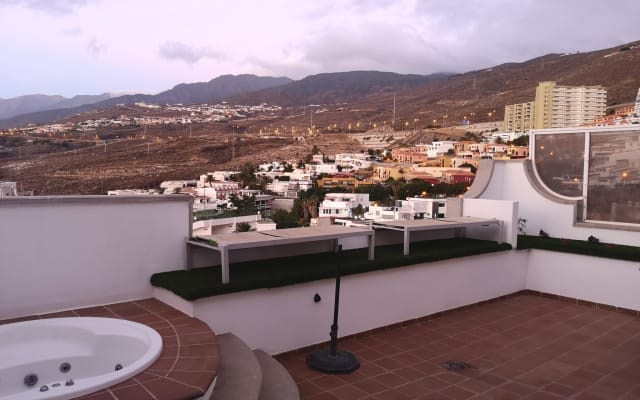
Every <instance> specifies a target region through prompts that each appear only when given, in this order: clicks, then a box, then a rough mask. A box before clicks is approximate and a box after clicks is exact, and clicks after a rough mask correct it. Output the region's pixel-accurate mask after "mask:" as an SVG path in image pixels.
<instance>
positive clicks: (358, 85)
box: [228, 71, 448, 106]
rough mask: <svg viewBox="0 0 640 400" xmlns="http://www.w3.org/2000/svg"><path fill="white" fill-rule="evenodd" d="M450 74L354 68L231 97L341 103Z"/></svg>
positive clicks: (249, 101) (296, 103)
mask: <svg viewBox="0 0 640 400" xmlns="http://www.w3.org/2000/svg"><path fill="white" fill-rule="evenodd" d="M447 76H448V74H433V75H429V76H423V75H401V74H396V73H393V72H379V71H350V72H334V73H326V74H317V75H311V76H308V77H306V78H304V79H301V80H299V81H295V82H291V83H288V84H286V85H283V86H278V87H275V88H271V89H265V90H261V91H257V92H253V93H245V94H243V95H239V96H234V97H232V98H230V99H228V101H229V102H231V103H235V104H249V105H253V104H260V103H269V104H277V105H280V106H303V105H308V104H339V103H351V102H355V101H362V100H364V99H366V98H368V97H371V96H376V95H379V94H381V93H394V92H399V91H403V90H407V89H410V88H413V87H416V86H419V85H422V84H424V83H426V82H430V81H436V80H440V79H445V78H446V77H447Z"/></svg>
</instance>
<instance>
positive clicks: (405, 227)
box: [372, 217, 502, 255]
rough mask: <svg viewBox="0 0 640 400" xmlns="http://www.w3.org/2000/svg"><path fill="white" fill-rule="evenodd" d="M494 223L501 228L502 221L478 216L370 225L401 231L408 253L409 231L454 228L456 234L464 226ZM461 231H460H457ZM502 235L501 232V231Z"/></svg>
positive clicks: (396, 221)
mask: <svg viewBox="0 0 640 400" xmlns="http://www.w3.org/2000/svg"><path fill="white" fill-rule="evenodd" d="M490 225H495V226H498V227H499V228H500V229H502V222H501V221H499V220H497V219H495V218H478V217H448V218H439V219H413V220H393V221H379V222H374V223H373V225H372V227H373V228H375V229H387V230H392V231H400V232H403V235H404V238H403V240H404V247H403V251H402V252H403V254H404V255H408V254H409V246H410V243H411V238H410V236H411V232H419V231H435V230H442V229H456V236H458V235H461V233H462V232H464V230H465V228H470V227H472V226H490ZM459 231H462V232H459ZM501 236H502V233H501Z"/></svg>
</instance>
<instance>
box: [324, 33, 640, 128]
mask: <svg viewBox="0 0 640 400" xmlns="http://www.w3.org/2000/svg"><path fill="white" fill-rule="evenodd" d="M542 81H556V82H557V83H558V84H559V85H569V86H583V85H585V86H589V85H602V86H604V87H606V88H607V105H608V106H614V105H618V104H624V103H629V102H633V101H634V99H635V96H636V93H637V91H638V88H639V87H640V41H639V42H632V43H627V44H622V45H619V46H616V47H612V48H608V49H604V50H597V51H592V52H585V53H570V54H566V53H565V54H546V55H544V56H541V57H537V58H534V59H531V60H528V61H524V62H521V63H506V64H501V65H498V66H494V67H491V68H486V69H483V70H478V71H469V72H466V73H464V74H457V75H451V76H449V77H448V78H447V79H438V80H432V81H429V82H427V83H425V84H424V85H421V86H417V87H415V88H411V89H408V90H405V91H403V92H398V93H396V119H403V120H411V121H413V120H414V119H416V118H418V119H419V120H420V121H422V122H421V123H420V125H422V126H426V125H428V124H429V123H431V122H433V120H434V119H435V120H436V125H443V124H444V125H447V126H450V125H457V124H459V122H460V121H461V120H462V119H463V118H464V117H465V116H466V117H467V118H468V119H470V120H471V122H489V121H499V120H501V119H502V118H503V116H504V106H505V105H508V104H514V103H521V102H526V101H533V100H534V98H535V89H536V87H537V85H538V82H542ZM392 104H393V95H392V94H390V93H387V94H381V95H378V96H372V97H369V98H367V99H364V100H362V101H359V102H357V103H354V104H352V105H351V108H352V109H367V110H375V111H374V112H371V113H369V114H365V113H361V114H359V118H361V119H363V120H367V119H370V120H374V121H375V120H376V119H377V120H381V119H387V120H388V119H390V118H391V115H392ZM321 122H322V121H320V120H318V123H321Z"/></svg>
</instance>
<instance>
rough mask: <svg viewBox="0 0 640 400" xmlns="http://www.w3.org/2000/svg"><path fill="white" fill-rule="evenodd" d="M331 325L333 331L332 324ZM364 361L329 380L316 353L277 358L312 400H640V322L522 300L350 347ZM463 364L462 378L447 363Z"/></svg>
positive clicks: (345, 344) (530, 297)
mask: <svg viewBox="0 0 640 400" xmlns="http://www.w3.org/2000/svg"><path fill="white" fill-rule="evenodd" d="M329 323H330V322H329V321H328V322H327V328H328V325H329ZM339 348H340V349H341V350H349V351H351V352H353V353H354V354H355V355H356V357H357V358H358V359H359V361H360V363H361V367H360V369H358V370H357V371H355V372H354V373H352V374H350V375H325V374H322V373H319V372H316V371H313V370H311V369H309V368H308V367H307V366H306V364H305V358H306V356H307V354H308V353H309V352H308V351H307V352H298V353H297V354H296V353H287V354H283V355H280V356H278V357H277V358H278V359H279V360H280V361H281V362H282V363H283V364H284V365H285V367H287V369H288V370H289V372H290V373H291V375H292V376H293V377H294V379H295V380H296V382H297V384H298V387H299V389H300V394H301V397H302V398H303V399H309V400H320V399H323V400H325V399H326V400H333V399H344V400H347V399H348V400H357V399H369V400H374V399H378V400H387V399H395V400H403V399H424V400H427V399H434V400H435V399H443V400H447V399H507V400H511V399H532V400H533V399H580V400H611V399H625V400H631V399H640V320H639V319H638V317H637V316H633V315H629V314H625V313H620V312H616V311H612V310H609V309H606V308H597V307H594V306H588V305H582V304H576V303H575V302H574V303H571V302H568V301H562V300H557V299H551V298H548V297H542V296H539V295H534V294H520V295H516V296H513V297H509V298H507V299H503V300H498V301H495V302H491V303H485V304H482V305H477V306H474V307H471V308H468V309H465V310H461V311H454V312H451V313H446V314H444V315H441V316H438V317H435V318H433V319H428V320H426V321H425V320H421V321H419V322H414V323H410V324H406V325H405V326H402V327H393V328H387V329H384V330H379V331H377V332H374V333H367V334H363V335H360V336H355V337H349V338H346V339H344V340H341V342H340V344H339ZM449 360H458V361H462V362H464V363H467V364H469V365H470V366H471V367H470V368H468V369H465V370H463V371H460V372H451V371H448V370H446V369H445V368H444V367H443V366H442V365H441V364H442V363H444V362H446V361H449Z"/></svg>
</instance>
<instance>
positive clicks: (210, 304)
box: [155, 251, 527, 354]
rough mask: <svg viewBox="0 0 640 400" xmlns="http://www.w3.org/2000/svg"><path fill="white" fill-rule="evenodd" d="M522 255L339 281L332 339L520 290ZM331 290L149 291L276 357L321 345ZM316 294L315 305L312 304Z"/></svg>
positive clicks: (328, 285) (330, 284) (318, 284)
mask: <svg viewBox="0 0 640 400" xmlns="http://www.w3.org/2000/svg"><path fill="white" fill-rule="evenodd" d="M398 256H399V257H400V256H401V255H400V254H399V255H398ZM526 256H527V253H526V252H516V251H503V252H497V253H491V254H483V255H477V256H472V257H463V258H456V259H451V260H444V261H438V262H433V263H428V264H418V265H413V266H408V267H402V268H395V269H389V270H384V271H374V272H368V273H364V274H357V275H350V276H346V277H343V278H342V288H341V293H340V296H341V297H340V319H339V328H340V330H339V334H340V335H341V336H344V335H350V334H354V333H358V332H362V331H367V330H371V329H374V328H378V327H380V326H385V325H390V324H394V323H397V322H402V321H407V320H411V319H415V318H419V317H422V316H426V315H431V314H434V313H437V312H440V311H444V310H449V309H452V308H457V307H461V306H465V305H469V304H473V303H477V302H480V301H483V300H488V299H493V298H495V297H499V296H502V295H506V294H510V293H513V292H517V291H520V290H523V289H524V288H525V280H526V275H527V271H526V259H525V258H526ZM303 267H304V266H301V268H303ZM334 286H335V280H333V279H326V280H321V281H315V282H309V283H304V284H298V285H290V286H286V287H281V288H274V289H259V290H251V291H246V292H240V293H233V294H227V295H220V296H214V297H209V298H204V299H200V300H196V301H194V302H191V303H185V302H184V301H183V300H182V299H180V298H177V297H176V296H174V295H172V294H171V293H169V292H167V291H165V290H162V289H156V292H155V296H156V297H158V298H160V299H162V300H163V301H165V302H168V303H169V304H172V305H174V306H175V307H176V308H179V309H182V310H183V311H185V312H187V313H189V314H191V315H193V316H195V317H196V318H199V319H201V320H203V321H205V322H207V323H208V324H209V326H211V327H212V329H214V331H215V332H216V333H224V332H233V333H234V334H236V335H238V336H239V337H240V338H242V339H243V340H244V341H245V342H246V343H247V344H249V346H250V347H252V348H262V349H264V350H265V351H267V352H269V353H271V354H276V353H281V352H285V351H288V350H293V349H298V348H301V347H304V346H309V345H312V344H315V343H320V342H324V341H327V340H329V328H330V325H331V321H332V315H333V296H334ZM316 293H318V294H319V295H320V297H321V298H322V300H321V301H320V302H318V303H316V302H314V295H315V294H316ZM172 297H173V298H174V300H172V299H171V298H172Z"/></svg>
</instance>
